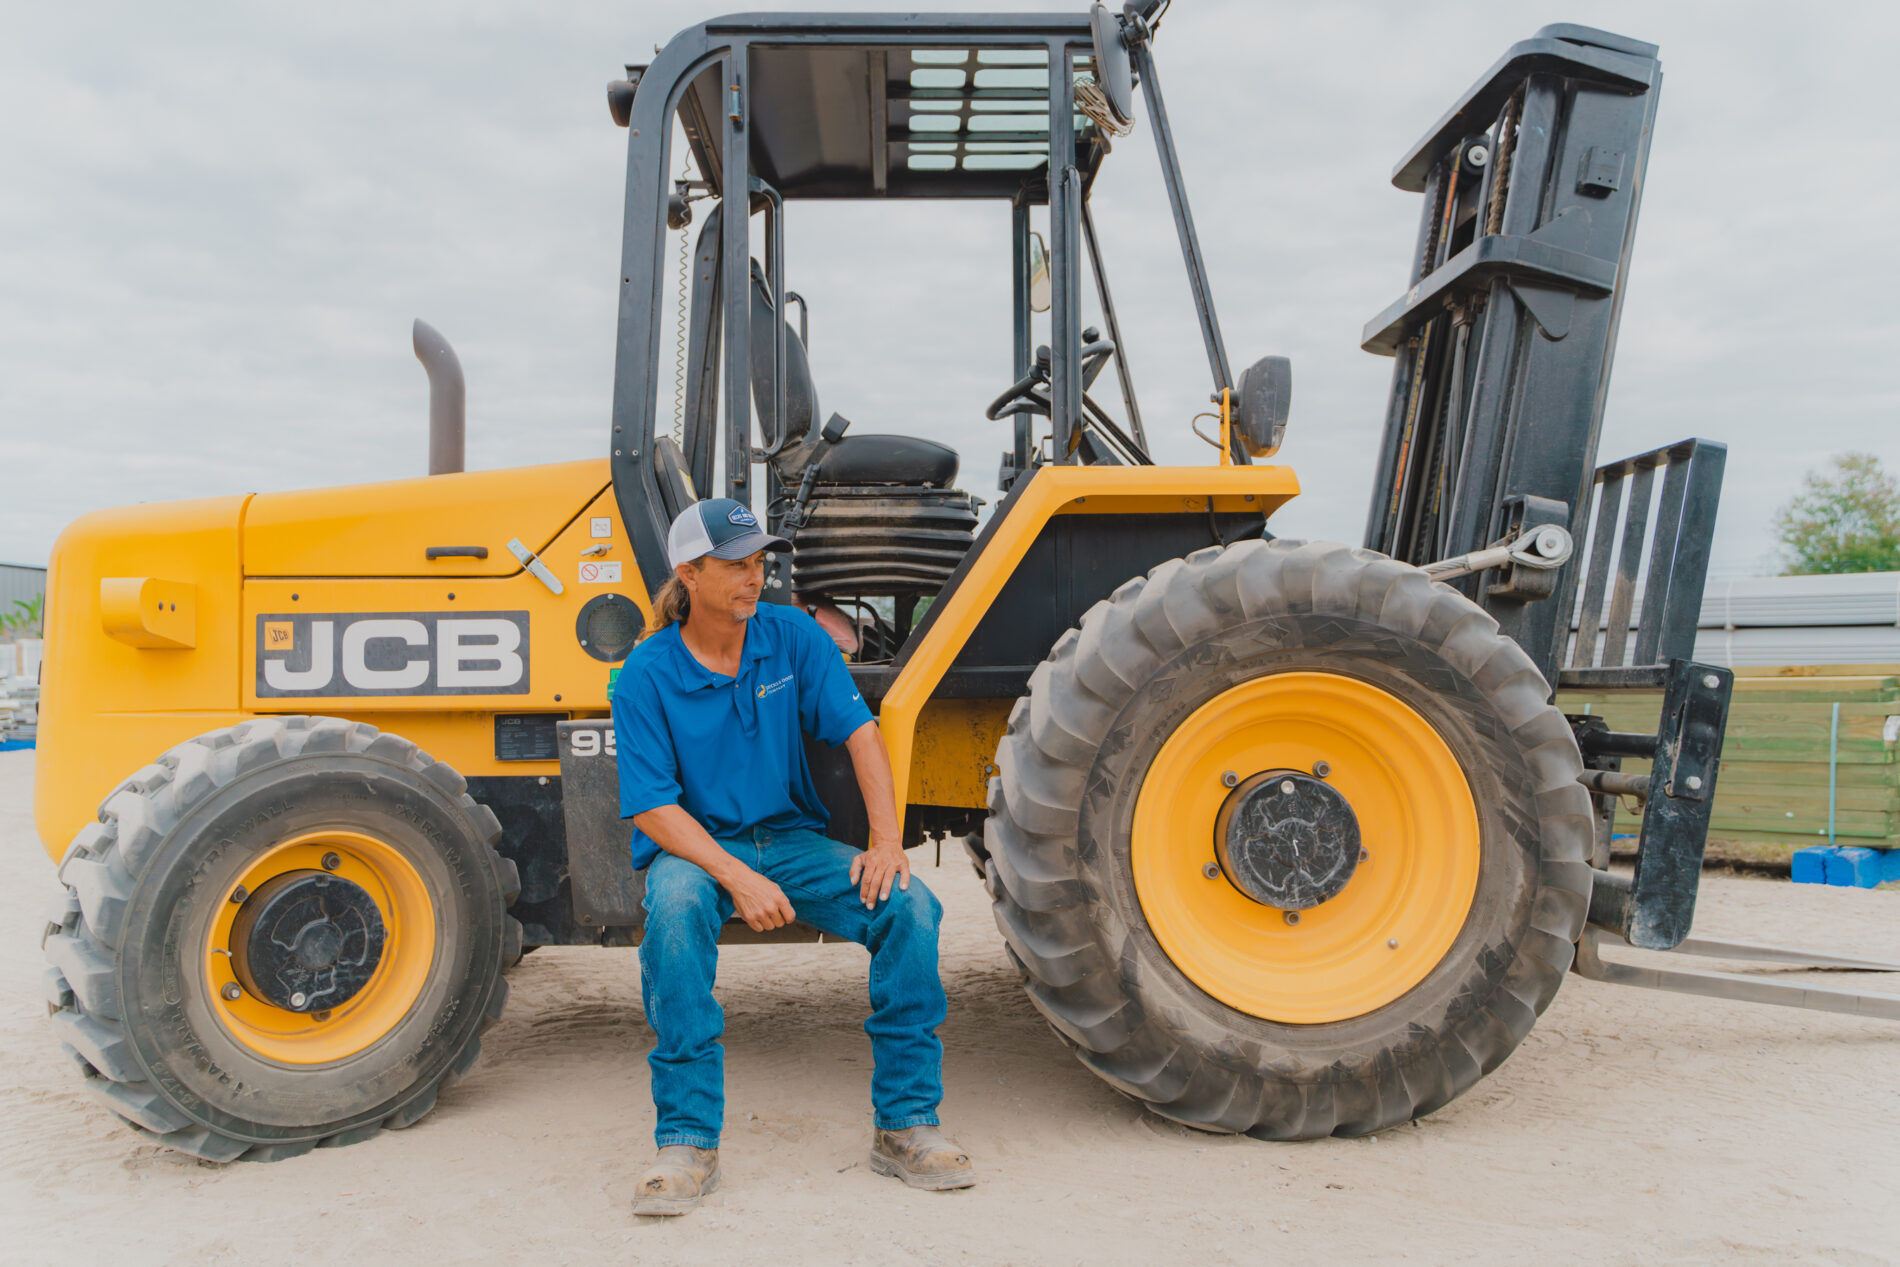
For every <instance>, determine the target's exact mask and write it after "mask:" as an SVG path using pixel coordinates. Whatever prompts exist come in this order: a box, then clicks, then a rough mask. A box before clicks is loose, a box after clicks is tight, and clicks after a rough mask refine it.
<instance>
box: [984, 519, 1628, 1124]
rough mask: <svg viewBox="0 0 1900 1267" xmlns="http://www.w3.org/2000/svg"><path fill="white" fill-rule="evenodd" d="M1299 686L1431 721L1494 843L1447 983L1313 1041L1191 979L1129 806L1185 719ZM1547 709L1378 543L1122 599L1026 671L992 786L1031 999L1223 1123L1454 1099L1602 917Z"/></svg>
mask: <svg viewBox="0 0 1900 1267" xmlns="http://www.w3.org/2000/svg"><path fill="white" fill-rule="evenodd" d="M1299 669H1319V670H1324V671H1330V672H1334V673H1344V674H1347V675H1349V676H1354V677H1359V678H1362V679H1364V680H1368V681H1371V682H1374V683H1375V684H1377V685H1379V686H1382V687H1384V688H1385V689H1386V690H1388V691H1391V692H1392V693H1393V694H1395V695H1398V696H1399V697H1400V698H1401V699H1403V700H1405V701H1406V702H1407V703H1408V704H1410V705H1411V706H1412V707H1413V708H1414V709H1415V710H1416V711H1418V712H1419V713H1420V714H1421V715H1422V716H1423V717H1425V719H1426V720H1427V721H1428V722H1430V723H1431V724H1432V725H1433V727H1434V729H1435V730H1437V731H1438V733H1439V735H1440V737H1441V738H1443V739H1444V740H1445V741H1446V743H1447V745H1448V746H1449V747H1450V748H1451V750H1452V752H1453V753H1454V754H1455V755H1456V756H1457V757H1458V759H1459V762H1460V764H1461V766H1462V767H1463V769H1464V771H1465V774H1466V777H1467V779H1468V780H1469V781H1470V784H1471V790H1472V793H1473V799H1474V801H1475V802H1476V803H1477V807H1478V812H1479V821H1480V841H1481V844H1480V851H1481V858H1480V864H1479V879H1478V890H1477V895H1476V897H1475V898H1474V901H1473V905H1472V910H1471V913H1470V914H1469V915H1468V916H1467V917H1466V921H1465V924H1464V927H1463V929H1462V931H1461V932H1460V933H1459V935H1458V937H1457V939H1456V940H1455V941H1454V943H1453V945H1452V948H1451V949H1450V950H1449V951H1448V952H1447V953H1446V954H1445V956H1444V957H1443V958H1442V959H1441V960H1440V962H1439V964H1438V966H1437V967H1436V968H1434V969H1433V970H1432V972H1431V973H1430V974H1429V975H1428V976H1427V977H1426V978H1425V979H1424V980H1423V981H1421V982H1420V983H1419V984H1418V985H1417V986H1415V987H1413V988H1412V989H1411V990H1409V991H1408V992H1407V993H1405V994H1404V995H1402V996H1400V997H1399V998H1398V999H1396V1000H1394V1001H1393V1002H1391V1003H1389V1004H1387V1005H1385V1006H1384V1007H1381V1008H1378V1009H1376V1010H1375V1011H1373V1012H1371V1013H1369V1014H1367V1015H1364V1016H1360V1017H1355V1018H1352V1019H1351V1020H1346V1021H1340V1022H1330V1023H1324V1024H1310V1025H1292V1024H1280V1023H1275V1022H1271V1021H1265V1020H1261V1019H1259V1018H1256V1017H1254V1016H1250V1015H1247V1014H1245V1013H1243V1012H1240V1011H1238V1010H1235V1009H1233V1008H1230V1007H1227V1006H1225V1005H1224V1004H1222V1003H1220V1002H1218V1001H1217V1000H1215V999H1213V998H1212V997H1210V996H1209V995H1207V994H1205V993H1203V992H1202V991H1201V990H1200V989H1198V988H1197V987H1196V986H1195V985H1194V984H1193V983H1192V982H1190V981H1189V980H1188V978H1187V977H1186V976H1185V975H1183V974H1182V972H1181V971H1180V970H1179V969H1178V968H1176V967H1175V965H1174V964H1173V963H1172V962H1170V960H1169V959H1168V957H1167V955H1166V954H1165V953H1164V952H1163V950H1162V949H1161V946H1160V944H1159V943H1158V942H1157V941H1156V939H1155V937H1154V935H1153V933H1152V932H1151V931H1150V929H1149V927H1148V925H1147V923H1146V921H1145V920H1144V918H1143V915H1142V911H1141V906H1140V903H1139V901H1138V899H1137V897H1136V893H1135V887H1134V882H1133V876H1132V872H1131V870H1130V865H1129V843H1130V831H1131V822H1132V819H1133V814H1134V804H1135V799H1136V796H1137V795H1138V794H1139V792H1140V789H1141V784H1142V781H1143V778H1144V776H1145V774H1146V772H1147V769H1148V766H1149V763H1150V762H1152V760H1153V758H1154V755H1155V753H1156V752H1157V751H1158V749H1159V748H1160V747H1161V745H1162V744H1163V743H1164V742H1165V741H1166V739H1167V737H1168V736H1169V735H1170V734H1171V733H1172V732H1173V730H1174V729H1175V727H1176V726H1177V725H1178V724H1179V723H1180V721H1182V720H1183V719H1185V718H1186V717H1187V716H1188V715H1189V714H1190V713H1192V712H1193V710H1194V709H1196V708H1198V707H1199V706H1200V705H1201V704H1202V703H1204V702H1205V701H1206V700H1208V699H1209V698H1212V697H1213V696H1214V695H1216V694H1218V693H1219V692H1220V691H1223V690H1226V689H1228V688H1229V687H1231V686H1233V685H1237V684H1239V683H1240V682H1243V681H1247V680H1250V679H1253V678H1255V677H1258V676H1261V675H1264V674H1269V673H1275V672H1286V671H1295V670H1299ZM1548 699H1549V688H1548V686H1547V684H1546V683H1545V681H1544V678H1543V676H1542V675H1541V674H1540V673H1539V672H1538V670H1537V668H1536V666H1535V665H1534V664H1532V662H1531V660H1530V658H1529V657H1528V656H1526V655H1525V653H1524V652H1523V650H1522V649H1521V648H1520V647H1518V646H1517V644H1516V643H1515V642H1513V641H1511V640H1510V639H1509V638H1507V637H1505V636H1504V635H1502V634H1500V633H1499V632H1498V627H1497V624H1496V622H1495V621H1493V620H1492V619H1491V617H1490V616H1488V615H1486V614H1485V613H1484V611H1483V610H1481V609H1480V608H1479V607H1478V606H1477V605H1476V604H1474V603H1472V602H1471V601H1469V600H1468V599H1466V598H1465V597H1464V596H1463V595H1461V594H1459V593H1458V592H1457V591H1455V590H1453V589H1451V588H1450V587H1449V586H1446V585H1442V584H1436V583H1434V582H1432V581H1431V580H1430V579H1429V578H1427V577H1426V576H1425V574H1424V573H1423V572H1420V571H1419V570H1418V569H1416V568H1413V567H1410V566H1407V565H1404V564H1401V563H1396V562H1394V561H1393V560H1391V559H1389V558H1387V557H1386V556H1384V555H1381V554H1376V553H1374V552H1372V551H1369V550H1355V549H1350V548H1348V547H1346V546H1341V545H1331V544H1311V545H1309V544H1305V543H1302V542H1297V541H1284V540H1278V541H1245V542H1240V543H1237V544H1235V545H1231V546H1228V547H1225V548H1220V547H1215V548H1210V549H1207V550H1202V551H1199V552H1197V553H1195V554H1193V555H1190V556H1189V557H1188V558H1186V559H1176V560H1172V561H1170V562H1168V563H1164V564H1162V565H1161V566H1160V567H1158V568H1156V569H1154V571H1152V572H1151V573H1149V575H1148V576H1147V577H1146V578H1136V579H1135V580H1131V581H1129V582H1128V583H1127V584H1125V585H1123V586H1122V587H1121V588H1120V589H1119V590H1117V591H1116V592H1115V593H1114V594H1113V595H1112V596H1111V597H1109V598H1108V599H1106V600H1104V601H1103V602H1101V603H1098V604H1096V606H1095V607H1094V608H1092V609H1091V610H1090V611H1089V612H1088V614H1087V615H1086V616H1084V617H1083V620H1082V624H1081V626H1080V627H1079V628H1078V629H1073V630H1070V631H1069V632H1068V633H1067V634H1065V635H1063V637H1062V638H1061V640H1060V641H1058V642H1057V643H1056V645H1055V647H1054V649H1053V650H1052V651H1051V653H1050V656H1049V658H1048V659H1047V660H1046V661H1044V662H1043V663H1042V664H1041V665H1040V666H1038V668H1037V669H1036V671H1035V673H1034V674H1033V675H1032V676H1031V678H1030V690H1029V694H1028V695H1026V696H1024V697H1023V698H1022V699H1021V700H1019V701H1018V702H1017V705H1016V708H1015V709H1014V711H1013V712H1012V713H1011V715H1010V722H1009V727H1008V730H1007V732H1006V734H1005V737H1004V739H1003V742H1002V745H1001V747H1000V749H999V751H998V755H997V766H998V770H999V775H998V777H996V778H994V779H992V780H991V783H990V817H989V819H988V822H987V824H986V849H985V852H986V853H987V854H988V866H987V881H986V882H987V887H988V889H989V892H990V895H991V898H992V900H993V909H994V913H995V916H996V922H997V925H998V927H999V928H1000V929H1001V930H1002V933H1003V937H1004V939H1005V941H1006V942H1007V944H1008V948H1009V953H1010V956H1011V958H1012V959H1013V960H1014V961H1015V963H1016V966H1017V968H1018V970H1019V971H1020V972H1021V974H1022V977H1023V981H1024V984H1025V986H1026V988H1027V990H1028V993H1029V997H1030V999H1031V1000H1032V1001H1033V1002H1034V1004H1035V1006H1036V1007H1037V1008H1038V1009H1039V1010H1040V1011H1041V1012H1042V1014H1043V1015H1044V1016H1045V1017H1046V1018H1047V1019H1048V1021H1049V1023H1050V1024H1051V1026H1053V1027H1054V1029H1055V1031H1056V1033H1057V1034H1059V1035H1060V1036H1061V1037H1062V1038H1063V1040H1064V1041H1065V1042H1066V1043H1068V1044H1069V1045H1070V1046H1071V1047H1072V1048H1073V1049H1074V1051H1075V1054H1076V1056H1077V1058H1078V1059H1080V1060H1081V1061H1082V1063H1083V1064H1085V1065H1087V1066H1088V1067H1089V1068H1090V1069H1092V1070H1093V1071H1094V1072H1095V1073H1097V1074H1099V1075H1100V1076H1101V1077H1102V1078H1104V1079H1106V1080H1107V1081H1108V1082H1109V1083H1110V1084H1111V1085H1113V1086H1114V1087H1116V1088H1117V1089H1119V1090H1121V1091H1122V1092H1124V1093H1126V1094H1127V1095H1129V1096H1131V1097H1134V1098H1135V1099H1137V1100H1140V1101H1142V1102H1143V1103H1145V1104H1146V1105H1148V1106H1149V1107H1150V1108H1151V1109H1153V1110H1154V1111H1155V1112H1157V1113H1159V1114H1161V1115H1162V1116H1164V1117H1167V1118H1170V1119H1173V1120H1175V1121H1179V1122H1183V1123H1186V1124H1188V1125H1190V1126H1195V1127H1199V1128H1202V1129H1205V1130H1210V1131H1223V1132H1242V1131H1244V1132H1247V1133H1249V1134H1253V1135H1256V1136H1259V1137H1261V1138H1270V1139H1304V1138H1314V1137H1320V1136H1326V1135H1362V1134H1367V1133H1370V1132H1373V1131H1378V1130H1382V1129H1384V1128H1387V1127H1390V1126H1394V1125H1397V1124H1399V1123H1402V1122H1405V1121H1407V1120H1408V1119H1410V1118H1413V1117H1416V1116H1420V1115H1422V1114H1426V1113H1430V1112H1432V1111H1433V1110H1435V1109H1437V1108H1439V1107H1441V1106H1443V1105H1444V1104H1446V1103H1448V1102H1450V1101H1451V1100H1452V1099H1453V1098H1455V1097H1456V1096H1458V1095H1459V1094H1461V1093H1463V1092H1464V1091H1466V1090H1467V1089H1469V1088H1470V1087H1471V1086H1472V1085H1473V1084H1474V1083H1476V1082H1477V1081H1478V1079H1479V1078H1481V1077H1483V1076H1484V1075H1485V1074H1486V1073H1489V1072H1490V1071H1491V1070H1492V1069H1495V1068H1496V1067H1497V1066H1498V1065H1499V1064H1501V1063H1502V1062H1503V1061H1504V1059H1505V1058H1506V1057H1507V1056H1509V1055H1510V1053H1511V1051H1512V1050H1513V1049H1514V1048H1515V1047H1516V1046H1517V1045H1518V1043H1519V1042H1521V1041H1522V1040H1523V1038H1524V1036H1525V1035H1526V1034H1528V1033H1529V1032H1530V1029H1531V1026H1532V1024H1533V1023H1534V1022H1535V1020H1536V1018H1537V1016H1538V1015H1539V1014H1540V1013H1541V1012H1542V1011H1543V1010H1544V1008H1545V1007H1546V1006H1547V1005H1548V1004H1549V1002H1550V1000H1551V998H1552V997H1553V996H1554V995H1555V994H1556V992H1557V988H1558V986H1559V985H1560V984H1561V983H1562V981H1563V976H1564V973H1565V972H1566V971H1567V970H1568V968H1569V966H1570V962H1571V959H1572V957H1573V955H1574V952H1575V942H1576V940H1577V937H1578V936H1579V935H1580V933H1581V932H1582V929H1583V924H1584V917H1585V913H1586V911H1587V909H1588V906H1589V896H1590V870H1589V865H1588V862H1587V858H1588V856H1589V852H1588V851H1589V847H1590V842H1591V818H1590V800H1589V796H1588V794H1587V793H1586V792H1585V791H1584V789H1583V787H1582V786H1581V785H1580V784H1579V783H1578V782H1577V775H1578V774H1579V773H1580V772H1581V770H1582V761H1581V758H1580V756H1579V754H1578V751H1577V745H1576V741H1575V739H1574V738H1573V736H1572V734H1571V731H1570V728H1569V725H1568V724H1567V723H1566V722H1565V721H1564V719H1563V716H1562V715H1561V714H1560V713H1559V712H1558V711H1557V710H1556V708H1554V707H1552V706H1551V705H1550V704H1549V703H1548V702H1547V701H1548Z"/></svg>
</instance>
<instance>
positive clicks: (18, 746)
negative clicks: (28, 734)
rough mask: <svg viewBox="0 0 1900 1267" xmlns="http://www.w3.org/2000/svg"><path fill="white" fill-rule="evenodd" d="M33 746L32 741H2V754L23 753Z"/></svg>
mask: <svg viewBox="0 0 1900 1267" xmlns="http://www.w3.org/2000/svg"><path fill="white" fill-rule="evenodd" d="M32 746H33V741H32V740H31V739H0V752H22V751H25V750H26V749H29V748H31V747H32Z"/></svg>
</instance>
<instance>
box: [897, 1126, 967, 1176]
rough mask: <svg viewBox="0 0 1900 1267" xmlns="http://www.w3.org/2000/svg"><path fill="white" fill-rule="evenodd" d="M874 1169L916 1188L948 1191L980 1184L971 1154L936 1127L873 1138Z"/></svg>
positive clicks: (916, 1128) (920, 1127) (911, 1127)
mask: <svg viewBox="0 0 1900 1267" xmlns="http://www.w3.org/2000/svg"><path fill="white" fill-rule="evenodd" d="M871 1169H872V1170H874V1171H876V1172H877V1173H878V1174H880V1175H895V1176H896V1177H897V1178H899V1179H902V1180H903V1181H904V1182H905V1183H907V1184H909V1185H910V1186H911V1187H913V1188H923V1189H925V1190H926V1191H929V1192H945V1191H948V1190H949V1189H951V1188H968V1187H971V1186H972V1185H974V1184H975V1183H976V1168H975V1167H974V1166H972V1165H971V1164H970V1154H968V1153H966V1152H964V1151H963V1150H962V1149H961V1148H958V1147H957V1146H956V1145H955V1144H953V1143H951V1142H950V1141H949V1140H947V1139H945V1138H944V1137H943V1132H942V1131H940V1130H938V1129H937V1128H936V1127H934V1126H907V1127H905V1128H904V1129H903V1130H901V1131H883V1130H881V1131H879V1132H877V1134H876V1135H874V1136H873V1137H872V1139H871Z"/></svg>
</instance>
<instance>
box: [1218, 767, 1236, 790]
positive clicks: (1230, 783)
mask: <svg viewBox="0 0 1900 1267" xmlns="http://www.w3.org/2000/svg"><path fill="white" fill-rule="evenodd" d="M1239 783H1240V776H1239V775H1238V774H1235V773H1234V772H1233V771H1232V770H1223V771H1221V776H1220V785H1221V786H1222V787H1234V786H1236V785H1238V784H1239Z"/></svg>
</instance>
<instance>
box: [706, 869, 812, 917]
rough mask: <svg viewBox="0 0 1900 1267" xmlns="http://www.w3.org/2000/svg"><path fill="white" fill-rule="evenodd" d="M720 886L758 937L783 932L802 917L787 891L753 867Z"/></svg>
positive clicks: (729, 878)
mask: <svg viewBox="0 0 1900 1267" xmlns="http://www.w3.org/2000/svg"><path fill="white" fill-rule="evenodd" d="M720 883H721V884H723V885H724V886H725V890H726V892H728V893H730V894H731V895H732V909H733V910H735V911H737V912H738V913H739V918H740V919H742V920H744V921H745V922H746V925H747V927H749V928H751V929H752V931H753V932H755V933H764V932H769V931H771V930H772V929H774V928H783V927H785V926H786V925H787V924H789V923H791V922H792V921H793V920H794V919H796V918H797V917H798V916H797V913H796V912H794V911H793V910H792V903H791V900H790V899H788V898H787V897H786V896H785V890H783V889H781V888H779V886H778V885H776V884H773V883H772V882H771V881H770V880H768V879H766V878H765V877H764V876H762V875H760V874H759V873H758V872H756V871H754V870H752V869H751V868H750V867H747V868H745V869H744V870H743V871H741V872H739V873H738V874H735V875H731V876H727V877H725V878H724V879H722V880H721V881H720Z"/></svg>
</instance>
